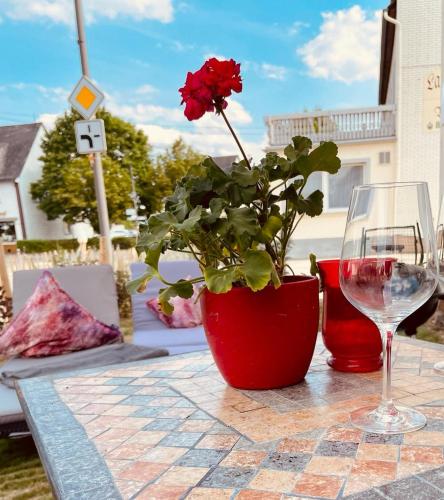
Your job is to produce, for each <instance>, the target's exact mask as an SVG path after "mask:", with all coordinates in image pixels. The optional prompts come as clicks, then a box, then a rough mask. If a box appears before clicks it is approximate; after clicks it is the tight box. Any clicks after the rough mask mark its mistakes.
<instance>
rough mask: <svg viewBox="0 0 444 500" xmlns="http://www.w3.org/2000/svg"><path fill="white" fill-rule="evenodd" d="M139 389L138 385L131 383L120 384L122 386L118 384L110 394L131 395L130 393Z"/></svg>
mask: <svg viewBox="0 0 444 500" xmlns="http://www.w3.org/2000/svg"><path fill="white" fill-rule="evenodd" d="M139 389H140V387H138V386H134V385H133V386H131V385H128V386H127V385H122V386H119V387H116V388H115V389H114V390H112V391H111V394H119V395H123V396H125V395H127V396H129V395H131V394H134V393H136V392H137V391H138V390H139Z"/></svg>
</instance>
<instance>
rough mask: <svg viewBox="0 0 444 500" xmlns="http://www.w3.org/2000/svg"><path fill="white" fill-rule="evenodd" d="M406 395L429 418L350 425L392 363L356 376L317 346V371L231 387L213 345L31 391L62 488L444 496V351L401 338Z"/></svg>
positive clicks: (77, 492) (64, 492) (85, 493)
mask: <svg viewBox="0 0 444 500" xmlns="http://www.w3.org/2000/svg"><path fill="white" fill-rule="evenodd" d="M395 352H396V361H395V363H394V370H393V386H394V396H395V398H396V400H397V401H398V402H402V403H404V404H406V405H410V406H415V407H417V408H418V409H419V410H420V411H422V412H423V413H424V414H425V415H426V416H427V419H428V423H427V426H426V427H425V428H424V429H422V430H420V431H417V432H413V433H409V434H404V435H403V434H398V435H393V436H381V435H377V434H368V433H363V432H361V431H360V430H357V429H355V428H353V427H351V425H350V424H349V421H348V417H349V413H350V411H351V410H354V409H356V408H358V407H360V406H363V405H367V404H372V403H376V402H377V401H378V400H379V393H380V383H381V373H380V372H377V373H367V374H346V373H340V372H336V371H334V370H332V369H331V368H329V367H328V366H327V364H326V358H327V354H328V353H327V352H326V351H325V350H324V349H323V347H322V345H318V346H317V348H316V353H315V356H314V358H313V362H312V364H311V367H310V370H309V372H308V374H307V376H306V378H305V381H304V382H302V383H300V384H298V385H296V386H293V387H288V388H284V389H279V390H272V391H245V390H236V389H233V388H231V387H229V386H227V385H226V383H225V382H224V381H223V379H222V377H221V376H220V374H219V372H218V371H217V368H216V366H215V365H214V362H213V359H212V356H211V354H210V353H209V352H207V351H203V352H199V353H192V354H186V355H180V356H172V357H168V358H157V359H154V360H148V361H140V362H136V363H130V364H126V365H119V366H112V367H102V368H99V369H93V370H91V369H90V370H84V371H77V372H71V373H69V374H67V373H65V374H62V375H57V376H53V377H39V378H33V379H27V380H22V381H20V382H19V383H18V392H19V397H20V400H21V403H22V406H23V408H24V411H25V414H26V418H27V421H28V424H29V426H30V428H31V431H32V433H33V436H34V439H35V441H36V444H37V447H38V449H39V453H40V456H41V458H42V461H43V463H44V466H45V469H46V471H47V474H48V477H49V479H50V481H51V484H52V486H53V490H54V494H55V495H56V497H58V498H62V499H73V500H74V499H75V500H81V499H91V500H96V499H97V500H105V499H119V498H128V499H129V498H137V499H140V500H142V499H176V498H177V499H179V498H187V499H206V498H208V499H211V500H218V499H234V498H236V499H240V500H261V499H264V500H274V499H284V498H305V499H312V498H316V499H336V498H352V499H363V500H381V499H386V500H387V499H403V500H406V499H414V500H421V499H427V500H433V499H443V498H444V457H443V448H444V376H440V375H439V374H437V373H435V372H434V371H433V364H434V363H435V362H436V361H439V360H443V359H444V351H443V350H442V348H441V349H439V348H438V347H437V346H434V345H433V344H428V343H425V342H420V341H409V340H401V339H400V340H397V341H396V344H395Z"/></svg>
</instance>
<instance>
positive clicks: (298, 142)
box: [291, 135, 313, 156]
mask: <svg viewBox="0 0 444 500" xmlns="http://www.w3.org/2000/svg"><path fill="white" fill-rule="evenodd" d="M291 141H292V143H293V147H294V149H295V151H297V153H298V156H302V155H305V156H306V155H308V153H309V151H310V149H311V147H312V145H313V143H312V142H311V139H309V138H308V137H304V136H302V135H297V136H295V137H293V138H292V139H291Z"/></svg>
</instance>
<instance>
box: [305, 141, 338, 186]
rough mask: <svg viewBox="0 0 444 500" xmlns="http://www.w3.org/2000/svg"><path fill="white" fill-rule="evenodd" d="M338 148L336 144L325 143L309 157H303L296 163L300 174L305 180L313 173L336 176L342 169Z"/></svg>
mask: <svg viewBox="0 0 444 500" xmlns="http://www.w3.org/2000/svg"><path fill="white" fill-rule="evenodd" d="M337 154H338V147H337V146H336V144H335V143H334V142H323V143H321V144H320V145H319V146H318V147H317V148H316V149H313V151H312V152H311V153H310V154H309V155H308V156H301V157H300V158H299V160H298V161H297V163H296V166H297V169H298V172H299V173H300V174H301V175H303V176H304V178H305V179H307V177H308V176H309V175H310V174H312V173H313V172H328V173H330V174H336V173H337V171H338V170H339V169H340V168H341V160H340V159H339V158H338V157H337Z"/></svg>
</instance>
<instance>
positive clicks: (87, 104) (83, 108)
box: [68, 76, 105, 120]
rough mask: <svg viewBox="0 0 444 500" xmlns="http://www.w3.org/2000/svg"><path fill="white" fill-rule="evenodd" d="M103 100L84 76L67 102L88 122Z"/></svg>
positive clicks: (101, 95) (100, 94)
mask: <svg viewBox="0 0 444 500" xmlns="http://www.w3.org/2000/svg"><path fill="white" fill-rule="evenodd" d="M104 99H105V96H104V95H103V93H102V92H101V91H100V90H99V89H98V88H97V87H96V86H95V85H94V84H93V83H92V81H91V80H90V79H89V78H87V77H86V76H82V78H80V80H79V81H78V83H77V85H76V86H75V88H74V90H73V91H72V94H71V95H70V96H69V99H68V101H69V102H70V104H71V106H72V107H73V108H74V109H76V110H77V111H78V112H79V113H80V114H81V115H82V116H83V118H85V120H89V119H90V118H91V116H92V115H93V114H94V113H95V112H96V109H97V108H98V107H99V106H100V104H101V103H102V101H103V100H104Z"/></svg>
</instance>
